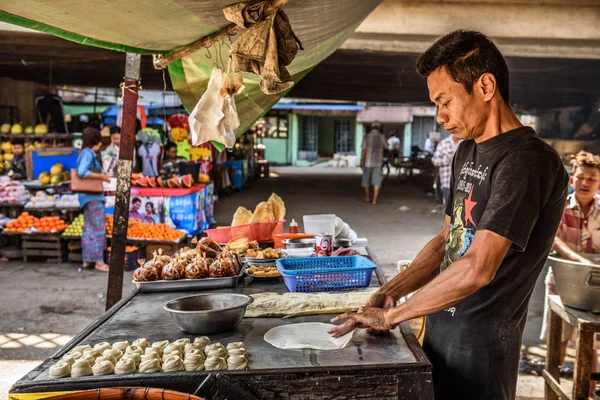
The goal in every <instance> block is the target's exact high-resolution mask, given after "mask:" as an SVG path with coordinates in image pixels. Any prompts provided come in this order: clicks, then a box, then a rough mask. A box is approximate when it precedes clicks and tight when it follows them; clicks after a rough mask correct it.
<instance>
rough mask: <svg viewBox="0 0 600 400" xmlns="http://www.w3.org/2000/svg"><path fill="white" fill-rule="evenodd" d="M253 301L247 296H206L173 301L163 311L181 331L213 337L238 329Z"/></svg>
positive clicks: (208, 294)
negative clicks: (212, 335)
mask: <svg viewBox="0 0 600 400" xmlns="http://www.w3.org/2000/svg"><path fill="white" fill-rule="evenodd" d="M253 301H254V299H253V298H252V297H250V296H246V295H244V294H233V293H231V294H220V293H219V294H217V293H206V294H197V295H193V296H186V297H180V298H178V299H175V300H171V301H169V302H168V303H167V304H165V305H164V306H163V309H164V310H165V311H167V312H168V313H169V314H171V317H172V318H173V319H174V320H175V323H176V324H177V325H178V326H179V328H181V330H182V331H184V332H187V333H193V334H197V335H210V334H213V333H220V332H226V331H230V330H232V329H235V328H236V327H237V326H238V325H239V324H240V322H242V319H244V315H245V314H246V307H248V305H249V304H251V303H252V302H253Z"/></svg>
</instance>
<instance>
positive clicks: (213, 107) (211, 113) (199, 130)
mask: <svg viewBox="0 0 600 400" xmlns="http://www.w3.org/2000/svg"><path fill="white" fill-rule="evenodd" d="M223 79H224V73H223V71H222V70H221V69H219V68H213V70H212V73H211V74H210V80H209V81H208V87H207V88H206V92H204V94H203V95H202V97H201V98H200V101H199V102H198V104H196V107H194V110H193V111H192V113H191V114H190V116H189V118H188V120H189V123H190V132H191V136H192V145H194V146H198V145H201V144H202V143H206V142H208V141H210V140H214V141H216V142H219V143H223V144H225V138H224V136H223V134H222V133H221V132H220V129H219V124H220V122H221V120H222V119H223V117H225V114H224V113H223V103H224V99H223V97H221V94H220V92H221V87H222V86H223Z"/></svg>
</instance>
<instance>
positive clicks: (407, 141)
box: [402, 123, 412, 157]
mask: <svg viewBox="0 0 600 400" xmlns="http://www.w3.org/2000/svg"><path fill="white" fill-rule="evenodd" d="M411 146H412V123H408V124H404V139H403V140H402V155H403V156H404V157H408V156H410V147H411Z"/></svg>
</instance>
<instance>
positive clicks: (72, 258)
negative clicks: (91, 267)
mask: <svg viewBox="0 0 600 400" xmlns="http://www.w3.org/2000/svg"><path fill="white" fill-rule="evenodd" d="M63 239H64V237H63ZM67 250H68V251H69V252H68V254H67V261H69V262H72V263H80V262H83V254H82V252H81V238H79V239H77V238H74V237H73V238H68V239H67Z"/></svg>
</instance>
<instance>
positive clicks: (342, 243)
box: [333, 238, 354, 247]
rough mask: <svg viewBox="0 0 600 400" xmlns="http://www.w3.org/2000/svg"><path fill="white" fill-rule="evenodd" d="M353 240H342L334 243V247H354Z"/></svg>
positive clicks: (336, 240)
mask: <svg viewBox="0 0 600 400" xmlns="http://www.w3.org/2000/svg"><path fill="white" fill-rule="evenodd" d="M353 244H354V243H353V242H352V239H347V238H340V239H335V240H334V241H333V247H352V245H353Z"/></svg>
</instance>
